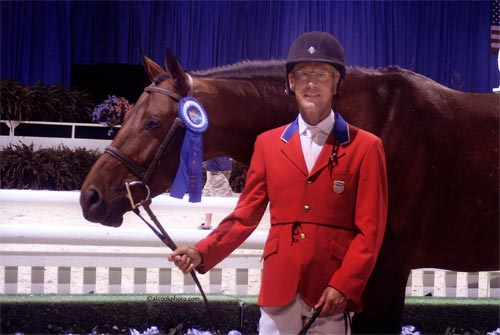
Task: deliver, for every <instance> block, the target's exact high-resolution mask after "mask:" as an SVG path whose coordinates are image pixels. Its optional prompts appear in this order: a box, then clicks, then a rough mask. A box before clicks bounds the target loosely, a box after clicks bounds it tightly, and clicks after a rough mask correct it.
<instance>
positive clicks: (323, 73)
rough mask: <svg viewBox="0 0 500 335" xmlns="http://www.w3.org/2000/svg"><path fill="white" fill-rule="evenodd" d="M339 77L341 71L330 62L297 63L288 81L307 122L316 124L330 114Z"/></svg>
mask: <svg viewBox="0 0 500 335" xmlns="http://www.w3.org/2000/svg"><path fill="white" fill-rule="evenodd" d="M339 79H340V74H339V72H338V71H337V69H335V68H334V67H333V66H331V65H329V64H326V63H319V62H303V63H297V64H295V66H294V68H293V70H292V71H290V73H289V74H288V81H289V83H290V88H291V89H292V90H293V91H294V92H295V97H296V99H297V103H298V104H299V112H300V113H301V115H302V117H303V118H304V120H305V121H306V122H307V123H309V124H311V125H316V124H317V123H319V122H320V121H322V120H323V119H324V118H325V117H327V116H328V115H329V114H330V110H331V107H332V101H333V95H334V94H335V93H336V91H337V83H338V81H339Z"/></svg>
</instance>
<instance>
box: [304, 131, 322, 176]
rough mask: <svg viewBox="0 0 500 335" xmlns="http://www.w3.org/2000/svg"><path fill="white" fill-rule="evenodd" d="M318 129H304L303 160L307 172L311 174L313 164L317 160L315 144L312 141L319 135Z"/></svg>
mask: <svg viewBox="0 0 500 335" xmlns="http://www.w3.org/2000/svg"><path fill="white" fill-rule="evenodd" d="M319 131H320V130H319V128H317V127H308V128H307V129H306V136H305V142H304V144H305V145H304V148H303V150H304V158H305V160H306V165H307V170H308V171H309V172H311V170H312V168H313V166H314V162H316V158H317V155H318V153H317V150H316V149H317V148H316V147H317V144H315V143H314V139H315V138H316V136H317V135H318V133H319Z"/></svg>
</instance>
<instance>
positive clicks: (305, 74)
mask: <svg viewBox="0 0 500 335" xmlns="http://www.w3.org/2000/svg"><path fill="white" fill-rule="evenodd" d="M294 75H295V79H296V80H297V81H298V82H300V83H308V82H310V81H314V82H318V83H326V82H328V81H329V80H330V78H332V77H333V73H331V72H323V71H321V72H309V71H295V72H294Z"/></svg>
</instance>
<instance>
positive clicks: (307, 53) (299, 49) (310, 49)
mask: <svg viewBox="0 0 500 335" xmlns="http://www.w3.org/2000/svg"><path fill="white" fill-rule="evenodd" d="M299 62H321V63H327V64H330V65H332V66H333V67H335V68H336V69H337V70H338V71H339V73H340V80H341V81H342V79H343V78H344V75H345V57H344V47H343V46H342V44H340V42H339V41H338V40H337V39H336V38H335V37H334V36H332V35H330V34H329V33H325V32H322V31H311V32H307V33H303V34H302V35H300V36H299V37H297V39H296V40H295V41H294V42H293V44H292V46H291V47H290V50H289V52H288V58H287V60H286V88H287V91H288V93H289V94H292V95H293V94H294V93H293V91H292V90H291V89H290V84H289V82H288V74H289V73H290V71H292V69H293V67H294V65H295V64H297V63H299ZM339 84H340V82H339Z"/></svg>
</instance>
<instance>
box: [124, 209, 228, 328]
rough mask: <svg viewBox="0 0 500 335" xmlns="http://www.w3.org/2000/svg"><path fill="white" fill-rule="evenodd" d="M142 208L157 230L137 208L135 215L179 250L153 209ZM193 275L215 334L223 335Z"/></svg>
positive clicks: (163, 239)
mask: <svg viewBox="0 0 500 335" xmlns="http://www.w3.org/2000/svg"><path fill="white" fill-rule="evenodd" d="M142 207H144V209H145V210H146V212H147V213H148V215H149V217H150V218H151V220H152V221H153V222H154V223H155V225H156V228H155V227H153V225H152V224H151V223H149V222H148V221H147V220H146V219H144V217H143V216H142V215H141V213H140V211H139V208H138V207H137V208H135V209H134V210H133V211H134V213H135V214H136V215H137V216H138V217H139V218H140V219H141V220H142V221H144V223H145V224H146V225H147V226H148V227H149V228H151V230H152V231H153V232H154V233H155V235H156V236H158V238H159V239H160V240H161V241H162V242H163V243H164V244H165V245H166V246H167V247H169V248H170V249H172V251H173V250H175V249H177V246H176V244H175V242H174V241H173V240H172V238H170V236H169V235H168V233H167V232H166V231H165V229H164V228H163V226H162V225H161V223H160V221H158V219H157V218H156V216H155V215H154V213H153V211H152V210H151V208H150V207H149V204H148V203H142ZM190 274H191V277H192V278H193V281H194V282H195V284H196V286H197V287H198V289H199V290H200V293H201V296H202V297H203V303H204V304H205V309H206V310H207V312H208V316H209V318H210V321H211V322H212V326H213V327H214V329H215V333H216V334H221V331H220V327H219V323H218V321H217V318H216V317H215V314H214V313H213V311H212V308H211V307H210V304H209V303H208V299H207V296H206V295H205V292H204V291H203V288H202V286H201V283H200V281H199V280H198V277H197V276H196V272H195V271H194V270H192V271H191V272H190Z"/></svg>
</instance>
